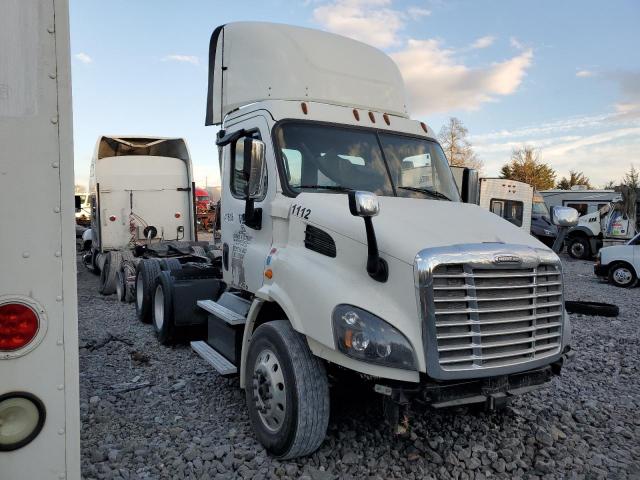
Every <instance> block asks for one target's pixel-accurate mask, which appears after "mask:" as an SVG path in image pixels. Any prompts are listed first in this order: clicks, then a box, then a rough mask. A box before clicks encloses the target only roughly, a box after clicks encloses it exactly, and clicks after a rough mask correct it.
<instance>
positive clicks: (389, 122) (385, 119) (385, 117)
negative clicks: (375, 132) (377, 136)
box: [382, 113, 391, 125]
mask: <svg viewBox="0 0 640 480" xmlns="http://www.w3.org/2000/svg"><path fill="white" fill-rule="evenodd" d="M382 118H384V123H386V124H387V125H391V120H389V115H387V114H386V113H385V114H383V115H382Z"/></svg>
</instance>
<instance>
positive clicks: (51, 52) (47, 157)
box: [0, 0, 80, 480]
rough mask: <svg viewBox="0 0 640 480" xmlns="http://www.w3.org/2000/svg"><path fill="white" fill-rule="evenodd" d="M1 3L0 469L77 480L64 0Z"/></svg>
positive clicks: (6, 473) (15, 476)
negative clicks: (31, 186)
mask: <svg viewBox="0 0 640 480" xmlns="http://www.w3.org/2000/svg"><path fill="white" fill-rule="evenodd" d="M0 11H1V13H0V48H1V51H0V65H1V67H0V145H1V146H2V147H1V148H2V152H1V153H0V171H1V172H2V175H0V224H2V225H3V228H2V233H1V234H0V252H1V253H0V255H1V257H0V264H1V265H2V267H1V268H0V478H1V479H2V480H44V479H54V478H55V479H67V480H79V479H80V420H79V415H80V411H79V401H78V338H77V311H76V305H77V300H76V268H75V265H76V263H75V236H74V223H75V222H74V196H73V191H74V178H73V145H72V117H71V76H70V74H71V69H70V54H69V25H68V16H69V12H68V6H67V2H66V1H65V0H56V1H55V2H53V1H47V2H43V1H40V0H11V1H8V2H2V7H1V8H0ZM36 184H37V188H32V189H30V190H29V194H28V195H25V194H24V192H25V188H26V187H27V186H28V185H36ZM36 218H37V219H38V223H37V228H36V229H34V219H36ZM5 226H6V228H4V227H5Z"/></svg>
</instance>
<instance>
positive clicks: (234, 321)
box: [198, 300, 247, 325]
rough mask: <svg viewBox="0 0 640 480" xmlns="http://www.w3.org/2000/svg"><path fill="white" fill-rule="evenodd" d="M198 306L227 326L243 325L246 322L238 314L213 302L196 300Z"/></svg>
mask: <svg viewBox="0 0 640 480" xmlns="http://www.w3.org/2000/svg"><path fill="white" fill-rule="evenodd" d="M198 306H199V307H200V308H201V309H203V310H206V311H207V312H209V313H210V314H211V315H213V316H214V317H217V318H219V319H220V320H224V321H225V322H227V323H228V324H229V325H244V324H245V322H246V321H247V319H246V318H244V317H243V316H242V315H240V314H239V313H236V312H234V311H233V310H230V309H228V308H227V307H225V306H224V305H220V304H219V303H217V302H214V301H213V300H198Z"/></svg>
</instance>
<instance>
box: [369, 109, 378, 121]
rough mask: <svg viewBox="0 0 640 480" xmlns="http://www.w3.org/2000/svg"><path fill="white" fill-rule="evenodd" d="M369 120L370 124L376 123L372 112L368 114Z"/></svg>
mask: <svg viewBox="0 0 640 480" xmlns="http://www.w3.org/2000/svg"><path fill="white" fill-rule="evenodd" d="M369 120H371V123H376V117H374V116H373V112H369Z"/></svg>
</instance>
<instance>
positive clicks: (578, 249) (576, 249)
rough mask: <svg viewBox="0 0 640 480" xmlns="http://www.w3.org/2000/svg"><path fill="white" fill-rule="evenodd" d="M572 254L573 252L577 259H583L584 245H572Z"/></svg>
mask: <svg viewBox="0 0 640 480" xmlns="http://www.w3.org/2000/svg"><path fill="white" fill-rule="evenodd" d="M571 252H573V254H574V255H575V256H576V257H582V256H583V255H584V245H582V244H581V243H578V242H575V243H573V244H572V245H571Z"/></svg>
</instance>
